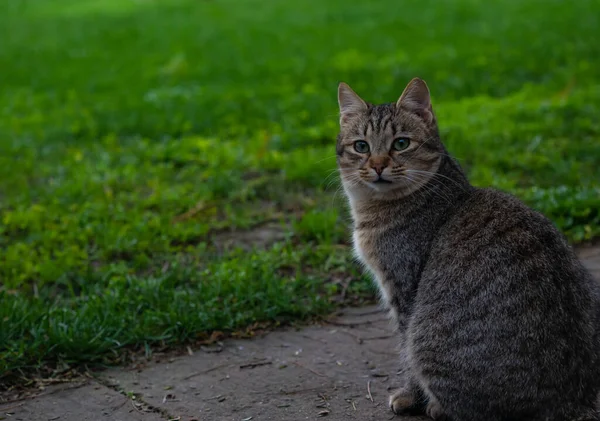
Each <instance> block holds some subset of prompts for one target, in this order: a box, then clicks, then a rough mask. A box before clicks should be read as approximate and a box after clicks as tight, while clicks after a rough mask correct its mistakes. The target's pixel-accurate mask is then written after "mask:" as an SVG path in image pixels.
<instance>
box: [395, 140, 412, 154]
mask: <svg viewBox="0 0 600 421" xmlns="http://www.w3.org/2000/svg"><path fill="white" fill-rule="evenodd" d="M408 145H410V140H409V139H407V138H405V137H399V138H398V139H396V140H394V143H392V148H394V150H395V151H403V150H404V149H406V148H408Z"/></svg>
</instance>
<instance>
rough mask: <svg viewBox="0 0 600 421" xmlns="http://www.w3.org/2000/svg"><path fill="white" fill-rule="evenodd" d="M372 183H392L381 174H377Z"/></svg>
mask: <svg viewBox="0 0 600 421" xmlns="http://www.w3.org/2000/svg"><path fill="white" fill-rule="evenodd" d="M373 183H375V184H392V182H391V181H390V180H386V179H385V178H382V177H381V176H379V178H378V179H377V180H375V181H373Z"/></svg>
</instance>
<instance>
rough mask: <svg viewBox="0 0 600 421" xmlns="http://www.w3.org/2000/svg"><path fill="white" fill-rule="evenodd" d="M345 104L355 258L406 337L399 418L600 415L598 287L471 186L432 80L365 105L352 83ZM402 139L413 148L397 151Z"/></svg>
mask: <svg viewBox="0 0 600 421" xmlns="http://www.w3.org/2000/svg"><path fill="white" fill-rule="evenodd" d="M338 98H339V103H340V133H339V136H338V139H337V157H338V166H339V170H340V175H341V178H342V182H343V186H344V190H345V192H346V195H347V197H348V200H349V204H350V208H351V211H352V217H353V220H354V236H353V238H354V246H355V252H356V255H357V256H358V258H359V260H360V261H361V262H362V263H363V264H364V265H365V267H366V268H367V269H368V270H369V271H370V272H371V273H372V274H373V277H374V278H375V281H376V282H377V285H378V287H379V290H380V292H381V299H382V302H383V304H384V305H385V306H386V307H387V308H389V310H390V313H391V315H392V317H393V320H394V323H395V326H396V328H397V332H398V338H399V341H400V358H399V360H400V364H401V369H402V371H403V373H404V375H405V381H406V386H405V387H404V388H402V389H401V390H399V391H397V392H396V393H395V394H394V395H392V396H391V398H390V406H391V407H392V409H393V410H394V411H395V412H397V413H401V412H405V411H408V412H414V411H416V412H426V413H427V414H428V415H429V416H430V417H431V418H434V419H451V420H453V421H525V420H528V421H575V420H580V421H583V420H599V419H600V417H598V415H597V412H596V398H597V395H598V391H599V390H600V369H599V363H600V334H599V329H598V327H599V321H600V305H599V304H600V290H599V287H598V285H597V284H596V283H595V282H594V281H593V279H592V277H591V275H590V274H589V273H588V272H587V271H586V270H585V269H584V268H583V266H582V265H581V263H580V262H579V261H578V259H577V257H576V255H575V253H574V251H573V250H572V248H571V247H570V245H569V244H568V243H567V242H566V241H565V239H564V238H563V236H562V235H561V234H560V233H559V232H558V231H557V230H556V229H555V227H554V226H553V225H552V223H551V222H550V221H549V220H548V219H546V218H545V217H544V216H543V215H541V214H540V213H538V212H535V211H533V210H531V209H530V208H528V207H527V206H525V205H524V204H523V203H522V202H520V201H519V200H517V199H516V198H514V197H512V196H510V195H508V194H505V193H502V192H499V191H496V190H493V189H478V188H474V187H473V186H471V185H470V183H469V182H468V180H467V178H466V176H465V174H464V172H463V170H462V169H461V168H460V166H459V165H458V163H457V162H456V161H455V160H454V159H452V158H451V157H450V156H449V155H448V152H447V150H446V149H445V147H444V146H443V144H442V143H441V141H440V138H439V134H438V129H437V123H436V119H435V116H434V114H433V110H432V108H431V104H430V102H429V91H428V89H427V86H426V85H425V83H424V82H423V81H421V80H419V79H415V80H413V81H411V83H410V84H409V85H408V87H407V88H406V90H405V92H404V93H403V95H402V97H401V98H400V99H399V100H398V101H397V102H396V103H393V104H385V105H372V104H369V103H366V102H365V101H363V100H362V99H361V98H360V97H358V95H356V94H355V93H354V92H353V91H352V90H351V89H350V88H349V87H348V86H347V85H345V84H341V85H340V88H339V94H338ZM399 137H401V138H406V139H409V140H410V145H409V146H408V147H407V148H406V149H405V150H402V151H396V150H394V149H393V147H392V145H393V142H394V140H395V139H398V138H399ZM356 141H365V142H367V143H368V145H369V152H368V153H360V152H357V150H356V147H355V142H356ZM363 146H364V145H363ZM358 149H361V148H358ZM378 171H379V173H378ZM380 178H384V180H380Z"/></svg>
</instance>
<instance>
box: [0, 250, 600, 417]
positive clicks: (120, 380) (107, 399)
mask: <svg viewBox="0 0 600 421" xmlns="http://www.w3.org/2000/svg"><path fill="white" fill-rule="evenodd" d="M580 256H581V258H582V260H583V261H584V263H585V264H586V266H587V267H588V268H589V269H590V270H592V272H593V273H594V276H595V277H596V278H597V279H598V280H600V247H594V248H592V247H588V248H583V249H580ZM394 348H395V339H394V338H393V337H392V335H391V329H390V326H389V323H388V321H387V320H386V318H385V315H384V314H383V313H381V312H380V311H378V309H377V308H374V307H370V308H360V309H346V310H344V311H343V314H338V315H336V316H335V317H334V318H332V319H330V321H329V322H328V323H327V324H324V325H319V326H309V327H306V328H304V329H302V330H299V331H291V330H284V331H276V332H272V333H269V334H267V335H265V336H263V337H261V338H257V339H253V340H229V341H226V342H225V343H224V344H223V346H219V347H217V348H211V349H207V348H204V349H203V350H196V351H195V352H194V353H193V355H191V356H185V357H177V358H175V359H172V360H170V361H169V362H168V363H161V364H151V365H150V366H148V367H145V368H144V369H142V370H137V371H134V370H126V369H112V370H109V371H106V372H104V373H101V377H100V378H99V379H90V380H89V381H87V382H84V383H83V384H78V385H69V386H67V387H65V386H62V387H61V386H57V387H55V388H48V389H46V391H44V394H43V395H42V396H39V397H37V398H35V399H31V400H26V401H22V402H16V403H12V404H5V405H2V404H0V420H2V419H6V420H9V419H10V420H23V421H25V420H27V421H29V420H31V421H38V420H39V421H84V420H90V421H92V420H93V421H97V420H111V421H130V420H131V421H139V420H144V421H158V420H161V421H164V420H173V421H175V420H177V421H200V420H202V421H205V420H231V421H250V420H252V421H258V420H313V419H320V418H324V419H326V420H337V421H341V420H364V421H366V420H389V419H395V420H397V421H401V420H405V421H407V420H408V419H410V420H412V421H417V420H424V418H415V417H412V418H402V417H393V416H392V413H391V412H390V411H389V410H388V408H387V396H388V390H389V389H392V388H395V387H397V386H398V385H399V384H400V378H398V377H397V376H395V369H396V366H395V358H396V357H395V355H396V353H395V349H394Z"/></svg>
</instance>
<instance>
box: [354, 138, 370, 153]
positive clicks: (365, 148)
mask: <svg viewBox="0 0 600 421" xmlns="http://www.w3.org/2000/svg"><path fill="white" fill-rule="evenodd" d="M354 150H355V151H356V152H358V153H367V152H369V144H368V143H367V142H365V141H364V140H357V141H356V142H354Z"/></svg>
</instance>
